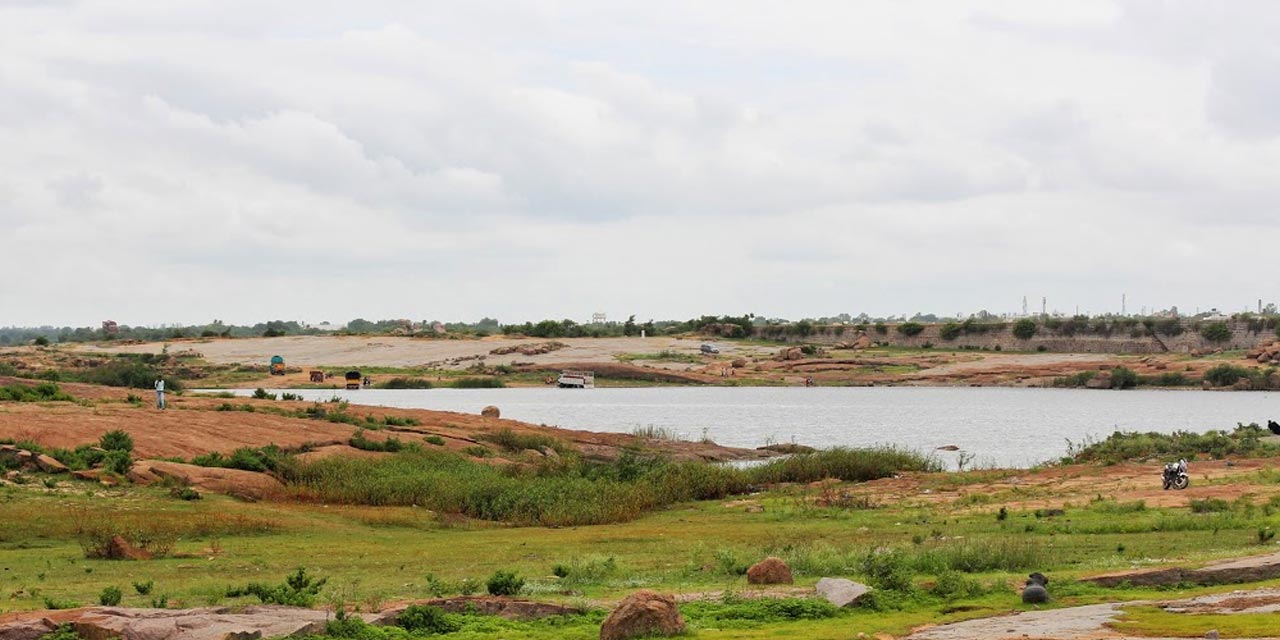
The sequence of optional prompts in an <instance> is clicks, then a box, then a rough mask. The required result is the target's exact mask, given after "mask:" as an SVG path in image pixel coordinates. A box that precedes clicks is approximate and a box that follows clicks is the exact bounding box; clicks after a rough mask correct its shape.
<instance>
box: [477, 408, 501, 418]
mask: <svg viewBox="0 0 1280 640" xmlns="http://www.w3.org/2000/svg"><path fill="white" fill-rule="evenodd" d="M480 415H482V416H484V417H486V418H501V417H502V411H501V410H499V409H498V408H497V407H495V406H493V405H489V406H487V407H485V408H483V409H481V410H480Z"/></svg>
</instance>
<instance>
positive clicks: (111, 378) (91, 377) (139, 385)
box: [76, 354, 182, 391]
mask: <svg viewBox="0 0 1280 640" xmlns="http://www.w3.org/2000/svg"><path fill="white" fill-rule="evenodd" d="M148 355H149V354H148ZM76 378H77V379H78V380H80V381H81V382H88V383H91V384H101V385H106V386H108V387H130V388H133V389H150V388H152V386H153V385H154V384H155V381H156V379H157V378H164V385H165V387H164V388H165V390H167V391H181V390H182V383H181V382H179V381H178V380H177V379H171V378H165V376H164V375H163V374H162V373H161V372H160V370H159V369H157V368H155V367H154V366H152V365H150V364H147V363H146V362H143V361H142V360H141V359H135V358H125V359H117V360H112V361H111V362H108V363H106V364H103V365H101V366H98V367H94V368H92V369H88V370H86V371H83V372H81V373H79V374H77V375H76Z"/></svg>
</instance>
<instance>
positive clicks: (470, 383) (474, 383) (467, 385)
mask: <svg viewBox="0 0 1280 640" xmlns="http://www.w3.org/2000/svg"><path fill="white" fill-rule="evenodd" d="M449 386H451V387H453V388H454V389H501V388H503V387H505V386H507V384H506V383H505V382H503V381H501V380H499V379H497V378H458V379H457V380H454V381H453V383H452V384H450V385H449Z"/></svg>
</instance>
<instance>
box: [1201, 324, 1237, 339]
mask: <svg viewBox="0 0 1280 640" xmlns="http://www.w3.org/2000/svg"><path fill="white" fill-rule="evenodd" d="M1200 335H1201V336H1203V337H1204V339H1205V340H1208V341H1209V342H1226V341H1228V340H1230V339H1231V327H1228V326H1227V323H1225V322H1211V323H1209V324H1207V325H1205V326H1204V327H1202V328H1201V329H1200Z"/></svg>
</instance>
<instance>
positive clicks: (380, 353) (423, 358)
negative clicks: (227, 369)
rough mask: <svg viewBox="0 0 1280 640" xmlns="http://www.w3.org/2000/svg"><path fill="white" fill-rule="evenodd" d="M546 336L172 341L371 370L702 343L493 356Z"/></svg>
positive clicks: (227, 354) (647, 342)
mask: <svg viewBox="0 0 1280 640" xmlns="http://www.w3.org/2000/svg"><path fill="white" fill-rule="evenodd" d="M545 342H547V340H546V339H544V338H502V337H492V338H483V339H479V340H428V339H422V338H406V337H395V336H287V337H280V338H239V339H235V340H212V339H211V340H184V341H178V342H174V343H170V350H174V349H177V348H181V349H194V350H196V351H199V352H200V353H201V354H203V355H204V358H205V360H208V361H209V362H212V363H215V364H237V363H255V364H266V363H267V362H268V361H269V360H270V359H271V356H274V355H279V356H281V357H283V358H284V359H285V362H287V363H288V364H289V365H291V366H300V367H306V366H324V367H334V366H338V367H345V366H371V367H424V368H448V367H450V366H451V365H450V361H455V360H461V363H462V364H463V365H464V366H465V364H467V363H469V362H473V361H474V359H475V358H476V357H478V356H483V357H484V361H485V364H488V365H499V364H513V363H517V362H519V363H533V364H546V363H552V362H616V361H617V356H619V355H622V354H627V353H659V352H662V351H674V352H678V353H684V354H690V355H696V354H698V349H699V347H701V345H702V343H703V341H702V340H681V339H679V338H638V337H636V338H562V339H559V340H557V342H561V343H564V344H565V345H566V346H565V347H564V348H563V349H559V350H556V351H552V352H549V353H545V354H538V355H524V354H521V353H509V354H502V355H494V354H492V353H491V352H492V351H493V350H495V349H501V348H503V347H512V346H519V345H535V344H539V343H545ZM163 346H164V345H163V344H162V343H156V342H150V343H143V344H130V345H120V346H115V345H110V346H103V345H91V344H86V345H83V346H79V347H78V348H79V349H81V350H83V351H86V352H100V353H160V350H161V349H162V348H163ZM720 346H721V348H722V349H723V350H724V352H725V353H724V355H729V354H732V353H734V352H735V346H734V345H732V344H729V343H725V344H722V345H720Z"/></svg>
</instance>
